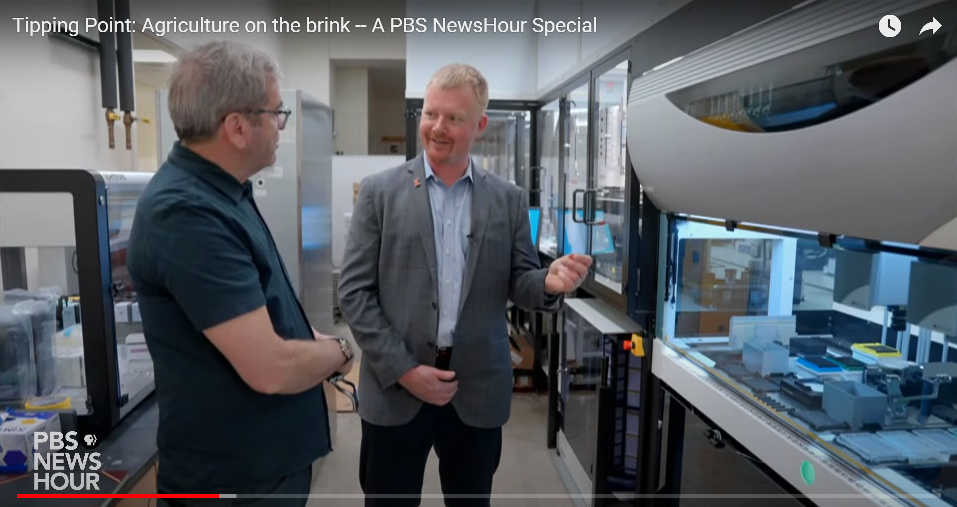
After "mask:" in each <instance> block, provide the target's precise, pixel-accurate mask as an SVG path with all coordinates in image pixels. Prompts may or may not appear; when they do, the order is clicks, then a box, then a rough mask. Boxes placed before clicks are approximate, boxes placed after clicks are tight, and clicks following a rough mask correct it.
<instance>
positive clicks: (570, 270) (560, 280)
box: [545, 254, 592, 294]
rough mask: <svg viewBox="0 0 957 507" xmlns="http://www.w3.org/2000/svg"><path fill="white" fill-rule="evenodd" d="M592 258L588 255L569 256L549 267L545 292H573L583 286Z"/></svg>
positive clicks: (557, 260)
mask: <svg viewBox="0 0 957 507" xmlns="http://www.w3.org/2000/svg"><path fill="white" fill-rule="evenodd" d="M591 263H592V258H591V257H590V256H588V255H579V254H569V255H566V256H564V257H561V258H559V259H556V260H555V262H552V264H551V265H550V266H549V267H548V275H546V276H545V290H546V291H547V292H550V293H552V294H561V293H564V292H571V291H573V290H575V289H577V288H578V287H580V286H581V284H582V282H583V281H584V280H585V277H586V276H588V268H590V267H591Z"/></svg>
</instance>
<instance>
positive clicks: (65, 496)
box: [17, 493, 220, 498]
mask: <svg viewBox="0 0 957 507" xmlns="http://www.w3.org/2000/svg"><path fill="white" fill-rule="evenodd" d="M219 497H220V496H219V495H218V494H215V493H214V494H202V495H132V494H112V495H107V494H103V495H99V494H70V493H64V494H37V493H26V494H18V495H17V498H219Z"/></svg>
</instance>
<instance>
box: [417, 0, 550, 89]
mask: <svg viewBox="0 0 957 507" xmlns="http://www.w3.org/2000/svg"><path fill="white" fill-rule="evenodd" d="M559 1H560V0H559ZM406 13H407V14H406V16H408V17H410V18H424V19H425V20H426V25H427V30H426V31H425V32H422V33H409V34H407V35H406V77H405V96H406V97H408V98H422V97H423V96H424V95H425V87H426V85H427V84H428V82H429V79H430V78H431V77H432V74H433V73H435V71H436V70H438V69H439V67H441V66H443V65H446V64H449V63H468V64H470V65H473V66H475V68H477V69H478V70H479V71H480V72H482V74H483V75H484V76H485V78H486V79H487V80H488V85H489V98H490V99H492V100H495V99H500V100H521V99H535V98H536V88H537V79H536V73H537V71H536V69H537V63H536V61H537V58H538V54H537V51H536V37H535V34H534V33H533V32H532V31H531V30H530V29H527V30H526V31H525V32H523V33H442V32H435V31H434V30H433V20H434V19H439V20H441V19H442V18H446V19H448V20H458V21H474V20H479V21H481V20H482V19H483V18H497V19H498V20H499V21H505V20H511V21H530V20H532V19H533V18H534V17H535V2H530V1H513V2H496V3H493V4H488V5H480V4H478V3H475V2H462V1H436V0H407V1H406Z"/></svg>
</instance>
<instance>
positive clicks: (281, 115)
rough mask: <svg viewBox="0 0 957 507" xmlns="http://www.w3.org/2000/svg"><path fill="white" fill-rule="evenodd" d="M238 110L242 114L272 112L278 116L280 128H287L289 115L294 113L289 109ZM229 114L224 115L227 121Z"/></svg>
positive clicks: (277, 121) (274, 115) (277, 120)
mask: <svg viewBox="0 0 957 507" xmlns="http://www.w3.org/2000/svg"><path fill="white" fill-rule="evenodd" d="M236 112H237V113H240V114H271V115H273V117H275V118H276V123H278V124H279V128H280V129H284V128H286V122H288V121H289V116H290V115H291V114H292V111H291V110H289V109H244V110H242V111H236ZM228 116H229V115H226V116H224V117H223V120H224V121H225V120H226V117H228Z"/></svg>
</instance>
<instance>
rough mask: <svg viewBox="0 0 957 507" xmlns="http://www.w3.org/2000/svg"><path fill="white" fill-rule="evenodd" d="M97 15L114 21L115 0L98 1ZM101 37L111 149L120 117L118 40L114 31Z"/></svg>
mask: <svg viewBox="0 0 957 507" xmlns="http://www.w3.org/2000/svg"><path fill="white" fill-rule="evenodd" d="M96 15H97V17H99V18H100V19H113V0H97V2H96ZM99 35H100V92H101V94H102V101H103V104H102V107H103V109H105V110H106V128H107V129H108V131H109V138H110V149H111V150H112V149H114V148H115V146H116V142H115V135H114V132H113V124H114V122H116V121H117V120H119V119H120V117H119V116H118V115H117V114H116V113H114V112H113V111H114V110H115V109H116V108H117V106H118V105H119V104H117V103H116V38H115V36H114V35H113V32H112V31H107V32H102V33H100V34H99Z"/></svg>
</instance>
